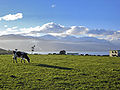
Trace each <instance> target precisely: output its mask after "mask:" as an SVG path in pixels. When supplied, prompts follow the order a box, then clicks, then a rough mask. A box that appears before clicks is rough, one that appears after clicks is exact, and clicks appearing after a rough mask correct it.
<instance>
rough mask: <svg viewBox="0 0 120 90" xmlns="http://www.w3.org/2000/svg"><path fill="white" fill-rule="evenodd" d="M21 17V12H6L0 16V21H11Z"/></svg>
mask: <svg viewBox="0 0 120 90" xmlns="http://www.w3.org/2000/svg"><path fill="white" fill-rule="evenodd" d="M21 18H23V14H22V13H17V14H13V15H12V14H8V15H5V16H3V17H0V21H1V20H5V21H12V20H17V19H21Z"/></svg>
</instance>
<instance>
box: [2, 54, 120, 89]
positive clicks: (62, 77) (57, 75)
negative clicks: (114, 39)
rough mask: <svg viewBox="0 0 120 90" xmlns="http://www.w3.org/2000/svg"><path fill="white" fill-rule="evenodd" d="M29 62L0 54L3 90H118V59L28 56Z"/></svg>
mask: <svg viewBox="0 0 120 90" xmlns="http://www.w3.org/2000/svg"><path fill="white" fill-rule="evenodd" d="M29 57H30V59H31V63H27V61H26V63H21V62H20V59H18V63H13V62H12V55H0V89H2V90H7V89H8V90H10V89H11V90H83V89H87V90H120V58H119V57H100V56H68V55H29Z"/></svg>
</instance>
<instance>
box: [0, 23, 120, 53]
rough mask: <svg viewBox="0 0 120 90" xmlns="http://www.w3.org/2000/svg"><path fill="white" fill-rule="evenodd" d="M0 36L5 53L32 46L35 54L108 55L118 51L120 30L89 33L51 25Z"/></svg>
mask: <svg viewBox="0 0 120 90" xmlns="http://www.w3.org/2000/svg"><path fill="white" fill-rule="evenodd" d="M13 33H14V34H13ZM0 35H1V36H0V47H2V48H6V49H15V48H18V49H21V50H25V51H30V50H31V46H32V45H36V48H37V49H36V51H59V50H61V49H65V50H69V51H77V50H78V51H108V50H110V49H119V48H120V46H119V44H120V31H119V30H118V31H114V30H105V29H93V30H90V29H89V28H87V27H85V26H71V27H66V26H63V25H60V24H56V23H53V22H51V23H47V24H44V25H43V26H36V27H30V28H18V27H12V28H8V26H7V27H6V30H3V31H0Z"/></svg>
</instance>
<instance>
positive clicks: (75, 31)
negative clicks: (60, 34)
mask: <svg viewBox="0 0 120 90" xmlns="http://www.w3.org/2000/svg"><path fill="white" fill-rule="evenodd" d="M88 30H89V29H88V28H86V27H84V26H72V27H71V28H70V29H69V30H67V31H66V34H67V35H81V34H86V33H87V32H88Z"/></svg>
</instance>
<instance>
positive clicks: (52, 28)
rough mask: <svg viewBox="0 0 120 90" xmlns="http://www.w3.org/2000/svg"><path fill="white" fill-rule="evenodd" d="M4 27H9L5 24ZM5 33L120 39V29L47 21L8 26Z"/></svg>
mask: <svg viewBox="0 0 120 90" xmlns="http://www.w3.org/2000/svg"><path fill="white" fill-rule="evenodd" d="M4 27H7V25H5V26H4ZM5 34H22V35H26V36H41V35H43V34H44V35H45V34H50V35H53V36H67V35H72V36H77V37H81V36H87V37H95V38H98V39H105V40H109V41H111V40H118V39H120V30H118V31H112V30H105V29H94V30H89V29H88V28H87V27H85V26H71V27H66V26H63V25H60V24H56V23H53V22H51V23H46V24H44V25H42V26H36V27H30V28H18V27H11V28H7V29H6V30H4V31H0V35H5Z"/></svg>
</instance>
